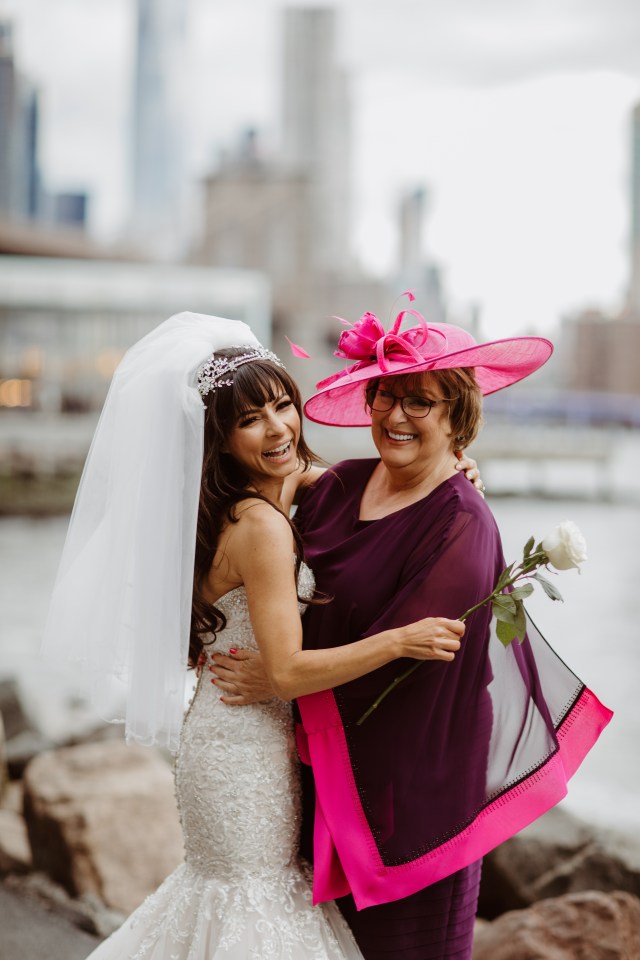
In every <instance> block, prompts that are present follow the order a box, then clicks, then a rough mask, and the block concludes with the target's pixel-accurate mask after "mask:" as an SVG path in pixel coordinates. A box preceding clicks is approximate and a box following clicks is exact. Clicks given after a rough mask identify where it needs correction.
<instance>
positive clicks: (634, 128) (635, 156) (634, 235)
mask: <svg viewBox="0 0 640 960" xmlns="http://www.w3.org/2000/svg"><path fill="white" fill-rule="evenodd" d="M630 190H631V197H630V199H631V231H630V232H631V249H630V256H631V277H630V283H629V298H628V307H629V312H630V313H631V314H632V315H633V316H635V317H637V318H639V319H640V103H637V104H636V106H635V108H634V110H633V113H632V115H631V183H630Z"/></svg>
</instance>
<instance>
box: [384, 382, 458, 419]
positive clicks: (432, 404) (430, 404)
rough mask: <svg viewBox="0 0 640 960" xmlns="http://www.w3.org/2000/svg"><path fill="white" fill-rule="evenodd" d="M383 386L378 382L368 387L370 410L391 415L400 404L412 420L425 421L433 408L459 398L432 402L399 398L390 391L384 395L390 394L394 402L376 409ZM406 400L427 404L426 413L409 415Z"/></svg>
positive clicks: (421, 398) (424, 399)
mask: <svg viewBox="0 0 640 960" xmlns="http://www.w3.org/2000/svg"><path fill="white" fill-rule="evenodd" d="M380 388H381V384H380V381H379V380H378V381H377V383H375V385H371V386H368V387H367V389H366V391H365V397H366V403H367V406H368V407H369V410H375V411H376V413H389V411H390V410H393V408H394V407H395V405H396V403H400V407H401V409H402V412H403V413H404V415H405V416H407V417H409V418H410V419H411V420H424V419H425V417H428V416H429V414H430V413H431V411H432V410H433V408H434V407H435V406H436V405H437V404H438V403H453V401H454V400H456V399H457V397H441V398H439V399H438V400H431V399H430V398H429V397H418V396H406V397H397V396H396V395H395V393H391V391H390V390H384V391H383V392H384V393H388V394H389V396H390V397H392V398H393V402H392V403H390V404H389V405H388V406H386V407H376V406H374V403H373V401H374V399H375V397H376V396H377V394H378V392H379V391H380ZM406 400H419V401H420V402H421V403H424V404H426V410H425V413H415V412H414V413H409V411H408V410H407V409H406V407H405V401H406Z"/></svg>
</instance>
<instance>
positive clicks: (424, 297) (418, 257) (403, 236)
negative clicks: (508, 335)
mask: <svg viewBox="0 0 640 960" xmlns="http://www.w3.org/2000/svg"><path fill="white" fill-rule="evenodd" d="M427 206H428V194H427V191H426V190H425V189H424V188H423V187H417V188H415V189H412V190H408V191H406V192H405V193H404V194H402V196H401V198H400V204H399V210H398V221H399V222H398V228H399V230H398V233H399V244H398V267H397V276H396V281H395V289H396V290H397V291H398V293H402V291H403V290H408V289H412V290H413V291H414V294H415V297H416V300H417V302H418V303H419V304H420V312H421V313H422V314H424V316H425V317H426V318H427V320H430V321H431V322H432V323H444V322H445V320H446V319H447V318H446V308H445V303H444V295H443V289H442V275H441V272H440V269H439V268H438V266H437V264H435V263H433V262H432V261H431V260H430V258H429V257H428V256H427V254H426V252H425V237H424V235H425V224H426V218H427ZM463 326H468V324H465V323H463ZM472 333H473V334H474V335H476V333H477V331H475V330H473V331H472Z"/></svg>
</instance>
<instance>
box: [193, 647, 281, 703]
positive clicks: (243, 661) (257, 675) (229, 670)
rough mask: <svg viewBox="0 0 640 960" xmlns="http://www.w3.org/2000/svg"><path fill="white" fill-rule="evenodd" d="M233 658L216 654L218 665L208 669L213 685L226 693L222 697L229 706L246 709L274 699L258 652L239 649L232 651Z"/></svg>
mask: <svg viewBox="0 0 640 960" xmlns="http://www.w3.org/2000/svg"><path fill="white" fill-rule="evenodd" d="M232 651H233V653H232V656H228V657H227V656H225V655H224V654H222V653H214V654H213V660H214V662H215V666H213V667H209V670H210V671H211V672H212V673H213V677H212V679H211V682H212V683H214V684H215V685H216V687H218V689H219V690H221V691H222V692H223V694H224V696H222V697H220V699H221V700H222V702H223V703H226V704H228V705H229V706H238V707H239V706H243V705H244V704H247V703H262V702H263V701H265V700H273V698H274V697H275V693H274V691H273V687H272V686H271V684H270V683H269V680H268V679H267V675H266V673H265V669H264V666H263V664H262V658H261V657H260V654H259V653H257V652H256V651H255V650H236V649H235V648H233V647H232V648H231V650H230V651H229V652H230V653H231V652H232Z"/></svg>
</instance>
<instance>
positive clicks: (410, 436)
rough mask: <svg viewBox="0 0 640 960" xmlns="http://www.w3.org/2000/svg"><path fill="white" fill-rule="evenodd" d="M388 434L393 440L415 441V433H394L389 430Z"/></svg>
mask: <svg viewBox="0 0 640 960" xmlns="http://www.w3.org/2000/svg"><path fill="white" fill-rule="evenodd" d="M387 433H388V434H389V436H390V437H391V439H392V440H415V438H416V434H415V433H392V432H391V430H387Z"/></svg>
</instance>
